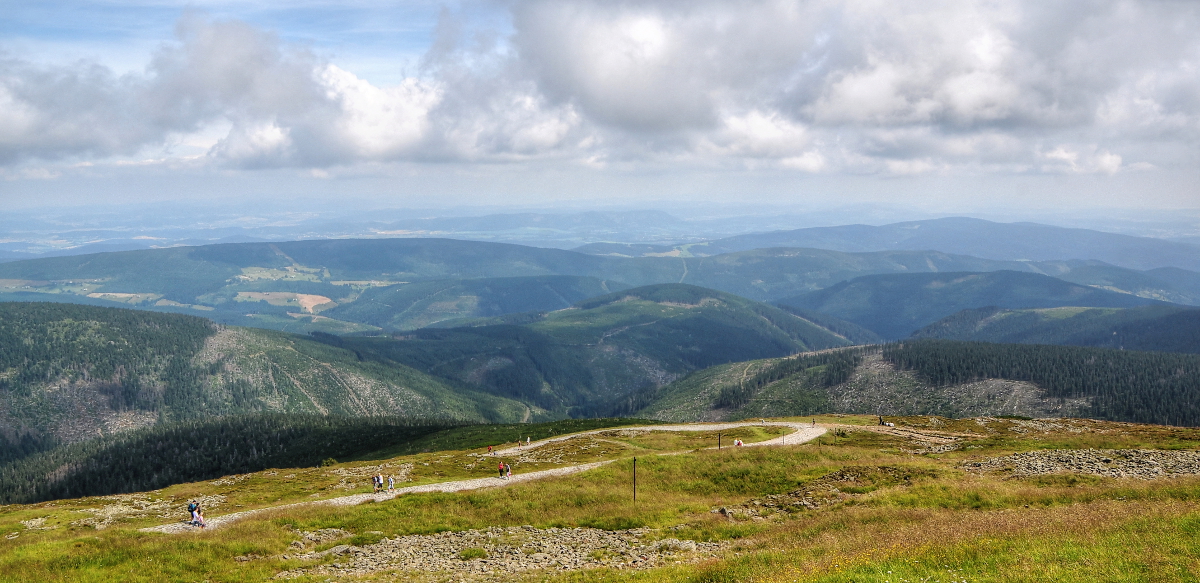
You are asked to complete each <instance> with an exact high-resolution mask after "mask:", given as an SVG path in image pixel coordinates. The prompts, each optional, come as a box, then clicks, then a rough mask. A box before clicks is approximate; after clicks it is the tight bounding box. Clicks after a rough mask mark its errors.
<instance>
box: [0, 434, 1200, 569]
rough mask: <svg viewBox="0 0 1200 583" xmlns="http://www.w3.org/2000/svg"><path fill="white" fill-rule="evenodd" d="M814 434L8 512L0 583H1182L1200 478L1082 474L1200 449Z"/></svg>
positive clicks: (1195, 547) (428, 462)
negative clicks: (789, 441) (209, 521)
mask: <svg viewBox="0 0 1200 583" xmlns="http://www.w3.org/2000/svg"><path fill="white" fill-rule="evenodd" d="M818 421H819V422H820V423H821V424H822V425H823V426H824V427H827V428H828V429H830V430H831V434H830V435H827V436H826V437H824V438H822V439H821V440H820V441H819V443H809V444H805V445H788V446H784V447H760V448H725V449H722V450H720V451H717V450H712V449H703V450H700V451H695V450H698V449H699V448H701V447H707V446H711V445H712V444H713V442H714V441H715V438H716V435H714V434H713V433H712V432H708V431H705V430H704V429H703V428H699V427H698V428H697V431H696V432H695V433H692V434H686V433H685V434H666V433H665V432H654V431H622V430H619V429H618V430H615V431H611V432H608V433H604V434H600V435H590V436H583V437H580V438H578V439H577V440H573V441H568V442H562V443H561V444H560V445H558V446H556V447H557V449H554V450H553V451H546V452H543V453H544V454H545V455H541V456H540V457H539V455H536V454H535V453H534V452H532V451H531V452H527V454H525V455H522V456H515V457H513V458H511V459H512V461H514V462H516V464H520V468H521V470H520V471H521V472H526V471H535V470H537V469H542V468H548V467H561V466H562V465H563V464H575V463H587V462H591V461H608V460H615V461H612V463H608V464H606V465H604V466H602V467H599V468H596V469H593V470H590V471H588V472H585V473H582V474H575V475H571V476H564V477H560V478H548V479H543V480H538V481H530V482H525V483H519V484H512V485H511V486H509V487H505V488H482V489H478V490H474V491H467V492H456V493H415V494H407V495H404V496H400V497H398V498H395V499H392V500H387V501H381V502H374V503H369V504H361V505H357V506H333V505H328V506H315V505H307V506H292V507H287V508H280V509H278V510H276V511H273V512H263V513H259V514H256V515H253V516H250V517H247V518H245V519H243V520H242V521H239V522H236V523H233V524H232V525H229V526H226V527H223V528H220V529H214V530H211V531H208V532H191V533H187V534H184V535H166V534H154V533H144V532H139V531H138V529H139V528H142V527H145V526H153V525H157V524H161V523H162V522H163V521H164V520H166V519H169V518H170V517H180V518H182V517H183V516H184V515H185V511H184V505H185V504H186V502H187V501H188V500H192V499H199V500H201V502H202V503H203V504H204V505H205V506H206V507H207V508H208V509H209V513H210V516H211V515H220V514H224V513H227V512H232V511H236V510H243V509H252V508H262V507H265V506H271V505H278V504H285V503H288V502H294V501H303V500H320V499H325V498H328V497H333V496H338V495H341V494H342V493H345V492H364V491H368V492H369V486H367V476H370V475H375V474H377V473H381V472H382V473H385V474H392V475H398V476H401V477H402V482H401V483H402V484H404V485H409V484H423V483H434V482H438V481H448V480H453V479H458V478H460V477H463V476H471V475H475V473H476V472H478V475H480V476H483V475H485V473H486V472H488V471H489V470H490V466H491V465H492V464H491V463H487V464H481V463H478V462H480V461H488V462H490V461H492V460H491V459H488V458H487V457H486V456H485V455H484V454H485V453H486V452H485V451H484V450H483V449H473V450H467V451H444V452H432V453H429V454H418V455H413V456H404V457H398V458H390V459H379V460H373V461H371V462H361V463H350V464H338V465H336V466H332V467H328V468H280V469H276V470H268V471H261V472H253V473H249V474H240V475H236V476H229V477H227V478H223V479H220V480H215V481H206V482H200V483H194V484H181V485H177V486H172V487H169V488H166V489H163V490H159V491H154V492H147V493H143V494H136V495H127V496H120V497H106V498H84V499H77V500H63V501H58V502H56V503H55V504H53V505H40V504H39V505H15V506H8V507H6V508H5V512H4V513H3V514H0V533H3V535H4V536H3V537H0V550H2V551H3V552H0V579H5V580H29V579H33V580H39V581H51V582H57V581H72V582H78V581H84V582H90V581H143V580H144V581H162V580H186V579H204V580H209V581H257V580H263V581H265V580H272V579H278V578H287V577H296V578H297V579H296V580H299V581H311V580H317V581H322V580H326V579H334V580H364V581H375V580H379V581H382V580H387V581H394V580H401V581H422V580H456V581H469V582H476V581H488V580H495V578H496V569H497V567H496V564H497V563H498V562H500V561H503V564H504V565H505V568H504V573H503V577H504V578H505V579H508V580H515V581H546V582H559V581H561V582H569V581H581V580H589V581H614V582H621V581H663V582H668V583H670V582H680V583H683V582H685V581H693V582H694V581H754V582H760V581H761V582H777V581H778V582H783V581H789V582H792V581H797V580H801V581H852V580H853V581H863V580H867V581H875V580H879V581H888V580H891V581H902V580H913V581H916V580H926V581H939V580H940V581H948V580H955V581H961V580H964V579H965V580H971V581H975V580H983V581H1006V580H1038V581H1044V580H1055V581H1069V582H1075V581H1079V582H1083V581H1094V580H1126V579H1128V580H1142V579H1152V580H1156V581H1190V580H1192V579H1193V578H1194V577H1193V573H1194V569H1195V561H1194V557H1195V556H1197V555H1198V554H1200V543H1198V542H1197V539H1196V536H1195V526H1196V524H1197V523H1200V505H1198V504H1197V503H1196V500H1197V499H1198V498H1200V479H1198V478H1197V477H1196V476H1195V475H1194V474H1195V472H1196V471H1197V468H1196V467H1195V466H1196V464H1195V463H1190V462H1189V463H1179V464H1175V465H1174V466H1173V470H1172V471H1170V472H1162V473H1159V474H1157V475H1154V474H1151V473H1146V472H1142V471H1139V472H1137V474H1136V475H1137V476H1139V477H1136V478H1134V477H1114V476H1113V475H1111V472H1110V471H1109V470H1110V468H1108V467H1093V464H1092V463H1091V462H1090V461H1089V462H1088V463H1082V462H1083V461H1084V460H1093V459H1095V460H1096V461H1095V463H1096V464H1098V465H1100V466H1112V467H1115V468H1116V467H1119V468H1125V467H1134V466H1139V465H1145V463H1144V462H1147V461H1149V460H1157V459H1163V460H1166V459H1184V458H1187V457H1188V455H1189V454H1194V452H1191V451H1187V450H1194V449H1196V448H1197V447H1200V434H1197V431H1196V430H1195V429H1181V428H1171V427H1159V426H1144V425H1131V424H1120V423H1106V422H1094V421H1080V420H1071V419H1061V420H1053V421H1033V420H1016V419H994V418H978V419H965V420H954V419H947V418H937V417H928V416H924V417H909V418H902V417H896V418H889V421H892V422H894V423H895V425H896V427H895V428H894V429H888V430H887V431H880V430H877V429H876V428H873V427H871V426H870V424H873V423H874V422H875V418H874V417H868V418H861V417H836V418H834V417H822V418H819V419H818ZM755 429H769V428H746V429H744V430H743V431H744V432H745V433H742V434H735V435H737V436H738V437H742V438H745V439H746V440H747V441H753V440H757V439H762V438H763V436H762V435H753V434H752V432H753V431H754V430H755ZM730 437H732V436H730ZM931 443H938V444H940V445H939V446H938V447H937V448H932V447H931V446H930V444H931ZM934 449H936V451H933V450H934ZM535 451H536V450H535ZM682 452H687V453H682ZM1024 452H1033V453H1036V454H1050V456H1049V457H1053V459H1058V460H1062V461H1060V462H1054V463H1050V464H1047V465H1046V466H1045V468H1046V470H1047V472H1043V473H1033V474H1029V473H1020V472H1017V471H1015V470H1014V469H1012V465H1009V466H1005V464H1004V460H1009V459H1013V457H1014V456H1013V454H1024ZM661 453H671V454H679V453H682V455H656V454H661ZM635 455H636V456H637V457H638V463H637V468H638V490H639V496H638V500H637V501H636V502H635V501H634V500H632V499H631V496H630V485H631V484H630V475H631V473H632V469H633V468H632V466H633V464H632V460H630V459H629V458H630V457H631V456H635ZM1101 456H1107V457H1105V458H1104V459H1103V461H1101V460H1100V457H1101ZM1043 457H1047V459H1049V457H1048V456H1045V455H1043ZM1193 457H1194V455H1193ZM551 458H554V459H555V460H557V461H550V459H551ZM516 464H514V465H516ZM477 465H478V466H482V467H476V466H477ZM1006 467H1007V468H1008V469H1006ZM988 468H991V469H988ZM407 480H411V481H407ZM314 495H315V496H314ZM627 529H636V530H627ZM593 540H595V541H602V542H607V545H600V544H593V543H592V541H593ZM698 543H707V544H698ZM712 543H715V544H712Z"/></svg>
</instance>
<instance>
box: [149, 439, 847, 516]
mask: <svg viewBox="0 0 1200 583" xmlns="http://www.w3.org/2000/svg"><path fill="white" fill-rule="evenodd" d="M752 425H760V426H763V425H767V426H774V427H788V428H791V429H795V430H796V431H795V433H790V434H786V435H783V436H781V437H776V438H774V439H768V440H766V441H759V442H756V443H747V444H745V446H744V447H757V446H763V445H798V444H801V443H804V442H807V441H811V440H813V439H816V438H817V437H819V436H820V435H822V434H824V433H825V428H824V427H821V426H819V425H818V426H813V425H811V424H808V423H793V422H786V421H783V422H774V421H772V422H766V423H763V422H757V423H756V422H750V421H742V422H737V423H692V424H686V425H636V426H629V427H608V428H604V429H593V430H591V431H582V432H579V433H571V434H569V435H563V436H559V437H551V438H549V439H542V440H539V441H534V442H531V443H530V444H529V445H523V446H519V447H518V446H513V447H508V448H505V449H497V450H495V453H496V455H503V454H512V453H518V452H525V451H530V450H533V449H537V448H539V447H541V446H543V445H546V444H548V443H555V442H559V441H566V440H569V439H575V438H578V437H582V436H584V435H592V434H596V433H602V432H606V431H720V430H724V429H735V428H738V427H747V426H752ZM707 449H716V448H707ZM655 455H664V454H655ZM665 455H670V454H665ZM614 461H617V460H606V461H602V462H592V463H588V464H579V465H574V466H565V467H561V468H553V469H549V470H541V471H537V472H526V473H521V474H516V475H514V476H513V477H511V478H509V479H507V480H501V479H500V478H497V477H488V478H472V479H469V480H455V481H451V482H438V483H436V484H423V485H420V486H408V487H406V488H396V490H395V491H394V492H378V493H363V494H351V495H349V496H339V497H337V498H328V499H325V500H314V501H311V502H294V503H292V504H282V505H279V506H267V507H264V508H254V509H252V510H243V511H241V512H234V513H231V514H223V515H221V516H214V517H212V518H209V519H207V520H206V522H207V523H208V529H213V528H220V527H221V526H224V525H226V524H230V523H233V522H236V521H238V520H241V519H243V518H247V517H250V516H254V515H255V514H261V513H264V512H270V511H273V510H280V509H283V508H293V507H299V506H319V505H321V506H354V505H356V504H362V503H363V502H366V501H368V500H371V501H374V502H382V501H384V500H391V499H392V498H395V497H396V496H399V495H401V494H418V493H423V492H460V491H462V490H477V489H479V488H496V487H503V486H511V485H513V484H520V483H524V482H530V481H533V480H540V479H542V478H549V477H552V476H565V475H569V474H576V473H579V472H584V471H587V470H590V469H593V468H598V467H600V466H603V465H606V464H611V463H612V462H614ZM140 530H141V531H143V532H161V533H165V534H178V533H181V532H190V531H193V530H199V529H198V528H196V527H194V526H191V525H189V524H188V523H186V522H175V523H171V524H163V525H160V526H151V527H147V528H143V529H140Z"/></svg>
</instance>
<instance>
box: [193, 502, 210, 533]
mask: <svg viewBox="0 0 1200 583" xmlns="http://www.w3.org/2000/svg"><path fill="white" fill-rule="evenodd" d="M196 526H199V527H200V528H205V527H207V526H208V525H207V524H205V523H204V509H203V508H201V507H200V506H199V505H197V506H196Z"/></svg>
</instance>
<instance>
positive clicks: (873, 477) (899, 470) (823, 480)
mask: <svg viewBox="0 0 1200 583" xmlns="http://www.w3.org/2000/svg"><path fill="white" fill-rule="evenodd" d="M930 476H933V472H932V471H931V470H926V469H917V468H905V467H894V466H848V467H845V468H842V469H840V470H838V471H836V472H831V473H828V474H825V475H824V476H821V477H820V478H817V479H815V480H812V481H811V482H805V483H804V484H802V485H801V487H800V488H799V489H796V490H793V491H791V492H788V493H787V494H771V495H768V496H764V497H762V498H752V499H750V500H748V501H746V502H745V503H742V504H739V505H736V506H722V507H721V508H718V509H714V510H712V511H711V512H712V513H714V514H721V515H724V516H727V517H729V518H740V519H763V518H782V517H784V516H786V515H787V514H788V513H793V512H800V511H802V510H816V509H818V508H821V507H823V506H829V505H831V504H837V503H840V502H844V501H846V500H849V499H851V498H854V497H856V496H858V495H860V494H858V493H856V492H864V493H865V492H867V491H871V490H874V489H876V488H880V487H884V486H894V485H898V484H906V485H907V484H910V483H911V482H912V480H913V479H914V478H919V477H930Z"/></svg>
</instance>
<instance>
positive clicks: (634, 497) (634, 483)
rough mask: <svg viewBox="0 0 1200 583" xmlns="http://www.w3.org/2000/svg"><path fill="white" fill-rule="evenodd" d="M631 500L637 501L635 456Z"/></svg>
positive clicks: (635, 459) (634, 459)
mask: <svg viewBox="0 0 1200 583" xmlns="http://www.w3.org/2000/svg"><path fill="white" fill-rule="evenodd" d="M633 501H634V502H637V458H633Z"/></svg>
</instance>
